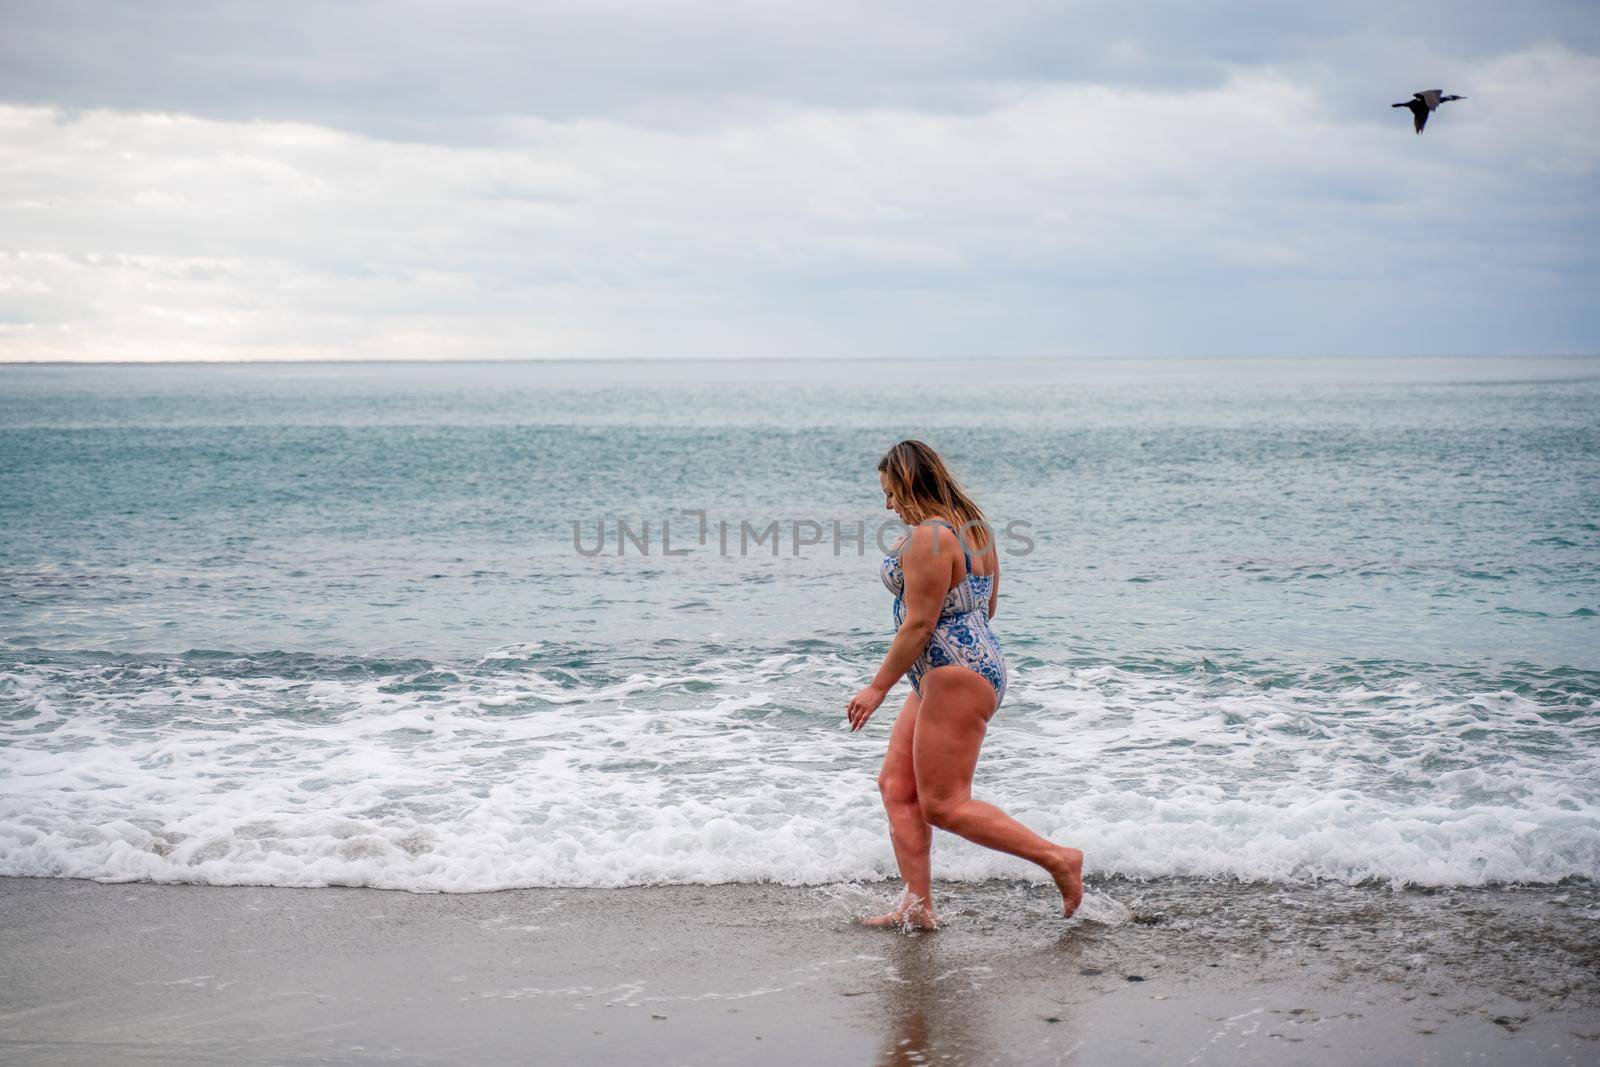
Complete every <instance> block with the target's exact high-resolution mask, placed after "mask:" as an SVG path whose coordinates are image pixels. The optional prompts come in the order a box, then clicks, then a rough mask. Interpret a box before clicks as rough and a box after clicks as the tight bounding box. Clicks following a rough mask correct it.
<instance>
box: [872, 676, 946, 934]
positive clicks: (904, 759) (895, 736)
mask: <svg viewBox="0 0 1600 1067" xmlns="http://www.w3.org/2000/svg"><path fill="white" fill-rule="evenodd" d="M920 703H921V701H920V700H919V698H918V697H917V694H916V693H915V692H913V693H911V694H910V695H908V696H907V697H906V702H905V705H904V706H903V707H901V709H900V716H899V718H897V719H895V721H894V729H892V730H890V731H889V751H888V752H887V753H886V754H885V755H884V757H883V770H882V771H881V772H880V773H879V774H878V792H879V793H881V794H882V795H883V809H884V811H886V812H887V813H888V815H889V840H890V841H891V842H893V844H894V858H895V862H896V863H897V864H898V865H899V867H900V878H901V879H902V880H903V881H904V882H905V884H906V895H905V897H903V898H902V899H901V902H900V904H899V906H898V907H896V908H895V910H894V911H891V912H888V913H886V914H884V915H879V916H876V917H874V918H871V919H867V920H866V922H867V923H868V924H869V925H873V926H900V925H902V924H903V923H905V922H910V923H912V924H913V925H915V926H930V927H931V926H933V925H934V922H935V919H934V914H933V897H932V889H931V887H930V886H929V884H928V882H929V873H928V849H929V847H930V846H931V845H932V844H933V829H932V827H930V826H929V825H928V824H927V823H926V822H924V821H923V819H922V807H921V806H920V805H919V804H918V803H917V776H916V771H915V770H914V769H913V768H912V766H911V741H912V738H913V737H914V736H915V734H916V729H917V707H918V705H919V704H920Z"/></svg>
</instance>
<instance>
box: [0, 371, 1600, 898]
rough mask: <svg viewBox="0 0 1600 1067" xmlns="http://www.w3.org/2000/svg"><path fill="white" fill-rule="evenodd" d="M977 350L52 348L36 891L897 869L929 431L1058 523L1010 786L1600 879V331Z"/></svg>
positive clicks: (12, 622)
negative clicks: (1523, 355)
mask: <svg viewBox="0 0 1600 1067" xmlns="http://www.w3.org/2000/svg"><path fill="white" fill-rule="evenodd" d="M961 373H962V372H961V371H959V370H952V369H951V368H950V367H949V365H919V366H913V365H894V364H883V365H868V366H856V365H848V364H837V365H830V364H816V365H811V366H798V365H793V364H779V365H768V366H756V367H740V368H730V367H719V366H712V365H704V364H682V365H674V366H673V367H668V368H663V367H660V366H643V365H637V364H635V365H629V366H626V367H614V366H597V365H582V364H562V365H536V364H514V365H482V364H477V365H468V366H444V365H438V364H431V365H420V366H417V365H394V364H365V365H352V366H334V365H297V366H267V365H252V366H235V367H229V366H205V367H196V366H187V367H0V480H3V483H4V485H5V487H6V489H5V496H6V503H5V506H4V511H3V520H0V521H3V523H4V529H3V532H4V535H5V536H4V540H3V543H0V873H5V874H47V875H68V876H82V877H97V878H110V879H151V880H161V881H195V882H219V883H236V882H246V883H265V884H279V885H325V884H360V885H376V886H385V887H393V888H407V889H419V890H440V889H443V890H477V889H491V888H504V887H512V886H552V885H574V886H581V885H623V884H639V883H654V882H721V881H759V880H776V881H783V882H791V883H827V882H836V881H840V880H849V879H870V878H875V877H880V876H883V875H886V874H887V873H889V872H890V871H892V869H893V860H892V856H891V854H890V851H889V849H888V845H887V841H886V840H885V837H884V833H883V826H882V818H881V814H880V812H879V811H878V810H877V808H876V805H875V796H874V789H873V778H874V776H875V774H876V763H877V760H878V759H879V758H880V757H881V751H882V740H883V737H884V734H885V732H886V730H887V727H888V722H889V718H890V715H891V714H892V712H893V710H894V709H893V706H891V705H895V704H897V698H891V705H886V707H885V709H884V710H883V711H881V712H880V713H879V718H878V719H877V720H875V721H874V723H873V724H872V726H871V727H870V728H869V730H868V731H867V732H865V733H864V734H861V735H850V734H849V733H847V732H845V731H844V730H843V729H842V728H841V721H842V710H843V704H844V702H845V700H847V699H848V697H849V695H850V694H851V693H852V692H854V690H855V689H856V688H857V687H859V686H860V685H861V684H862V683H863V682H864V681H865V679H866V678H867V677H868V676H869V675H870V674H871V672H872V670H873V669H874V668H875V666H876V662H877V660H878V658H879V657H880V656H881V655H882V652H883V650H884V648H885V647H886V643H887V639H888V636H889V626H890V625H891V622H890V615H889V602H888V596H887V594H886V593H885V592H884V590H883V589H882V588H881V586H879V585H878V582H877V577H876V570H877V558H876V557H877V549H876V547H875V546H874V545H873V541H874V540H875V539H876V538H875V535H876V533H877V524H878V523H879V522H881V520H882V518H884V517H885V514H884V513H883V512H882V511H881V510H880V509H881V498H880V497H879V495H878V491H877V484H876V477H875V475H874V474H873V472H872V466H873V463H874V462H875V460H876V458H877V456H878V455H879V454H880V453H881V451H882V450H883V448H884V447H886V445H887V444H889V443H892V441H893V440H895V439H897V438H898V437H900V436H905V435H911V434H915V435H917V436H922V437H925V438H926V439H928V440H929V441H930V442H932V443H933V444H935V445H936V446H937V447H939V448H941V449H942V450H943V451H944V452H945V453H946V454H947V455H948V457H949V458H950V460H951V462H952V464H953V465H954V466H955V467H956V469H957V471H958V473H960V474H962V475H963V476H964V478H965V479H966V481H967V482H968V484H969V486H970V488H971V489H972V490H973V492H974V494H975V495H976V496H977V497H978V499H979V500H980V502H981V503H983V504H984V506H985V507H986V508H987V510H988V511H989V513H990V514H991V516H992V517H994V518H995V519H996V520H997V522H998V523H999V524H1001V525H1002V526H1004V525H1005V524H1006V523H1010V522H1014V523H1017V524H1018V525H1016V526H1014V527H1012V530H1013V531H1014V532H1015V533H1016V536H1008V537H1006V538H1005V539H1003V540H1002V549H1003V551H1004V553H1005V554H1004V555H1003V556H1002V605H1001V611H1000V615H999V616H998V617H997V619H996V623H995V627H996V630H997V632H998V634H999V636H1000V640H1001V642H1002V644H1003V645H1004V647H1005V649H1006V652H1007V656H1008V660H1009V662H1010V665H1011V670H1012V680H1011V687H1010V689H1009V690H1008V693H1007V699H1006V704H1005V707H1004V708H1003V709H1002V710H1001V712H1000V714H999V716H998V717H997V718H996V720H995V722H994V724H993V726H992V727H991V731H990V735H989V738H988V741H987V742H986V747H985V757H984V760H983V762H982V763H981V764H980V771H979V779H978V788H979V790H980V792H981V793H982V794H983V795H985V796H987V797H989V798H991V799H995V800H997V801H999V802H1001V803H1003V804H1004V805H1006V806H1007V807H1008V808H1010V809H1011V810H1012V811H1013V812H1014V813H1015V814H1017V815H1018V816H1019V817H1021V818H1023V819H1024V820H1025V821H1028V822H1029V823H1030V824H1031V825H1033V826H1034V827H1035V828H1036V829H1039V830H1040V831H1041V832H1045V833H1048V834H1051V835H1054V836H1057V837H1059V838H1061V839H1063V840H1069V841H1071V842H1072V843H1074V844H1077V845H1079V846H1080V847H1082V848H1084V849H1085V851H1086V852H1087V853H1088V854H1089V857H1090V858H1089V864H1090V871H1091V873H1094V874H1099V875H1107V874H1117V875H1124V876H1135V877H1161V876H1166V875H1203V876H1223V877H1227V878H1245V879H1259V880H1267V881H1274V882H1279V883H1296V882H1303V881H1306V880H1308V879H1317V878H1325V879H1334V880H1337V881H1341V882H1362V881H1366V880H1377V881H1381V882H1389V883H1395V884H1419V885H1429V886H1451V885H1456V886H1472V885H1481V884H1484V883H1489V882H1544V883H1549V882H1556V881H1558V880H1560V879H1562V878H1567V877H1574V876H1575V877H1580V878H1590V879H1592V878H1596V877H1600V804H1597V801H1600V773H1597V772H1600V766H1597V754H1600V651H1597V650H1600V641H1597V640H1596V638H1597V636H1600V629H1597V627H1600V622H1597V621H1596V620H1597V617H1600V518H1597V516H1600V425H1597V418H1596V412H1597V411H1600V361H1594V360H1589V361H1584V360H1527V361H1477V360H1471V361H1443V360H1419V361H1410V362H1404V361H1400V362H1396V361H1382V362H1379V361H1359V360H1348V361H1313V362H1308V363H1288V362H1281V363H1274V362H1271V361H1248V362H1247V361H1199V362H1196V363H1187V364H1156V363H1149V364H1139V365H1131V364H1095V363H1082V364H1062V365H1055V366H1051V365H1045V364H994V365H990V367H989V370H988V371H986V372H985V377H984V378H983V380H982V381H981V383H978V384H972V383H963V382H962V381H961V379H960V374H961ZM967 373H970V372H967ZM698 511H704V512H705V521H706V524H707V525H706V534H707V536H706V538H705V542H704V543H702V542H701V540H700V537H699V534H700V520H699V517H698V516H697V515H693V514H685V512H698ZM619 520H620V521H624V522H626V523H627V524H628V525H629V527H630V529H631V530H633V531H634V532H635V533H636V534H638V533H641V532H642V530H643V524H644V523H645V522H646V521H648V522H649V523H650V524H651V526H650V536H649V538H648V539H647V541H646V543H647V544H648V545H649V549H650V551H649V554H644V553H643V552H642V551H641V550H640V549H639V548H638V547H637V545H636V544H635V543H633V542H629V543H627V544H626V545H624V546H623V548H622V550H621V553H620V554H619V550H618V543H617V533H616V525H617V523H618V522H619ZM664 522H666V523H669V524H670V533H669V536H670V544H671V547H672V548H673V549H674V551H678V552H682V551H683V550H684V549H687V552H684V553H683V554H678V555H666V554H664V552H663V544H662V525H663V523H664ZM773 522H776V523H778V527H777V539H776V542H774V541H772V540H768V541H763V542H760V543H757V544H754V545H750V544H749V541H750V539H751V537H750V535H753V534H755V533H759V532H762V531H764V530H766V528H767V527H768V525H769V524H771V523H773ZM835 522H837V523H838V524H840V529H841V530H843V531H847V532H854V530H855V529H856V524H857V523H862V524H865V526H864V527H863V529H864V532H865V538H864V541H865V544H864V545H863V544H859V543H857V542H853V541H852V542H836V540H835V538H834V526H833V524H834V523H835ZM574 523H577V536H576V542H575V537H574V529H573V524H574ZM601 523H604V524H605V527H604V529H605V531H606V541H605V545H606V547H605V549H604V551H603V552H602V553H601V554H598V555H592V556H590V555H584V554H583V552H582V551H580V549H588V548H592V547H593V546H594V545H595V544H596V543H597V540H596V539H597V537H598V536H599V534H600V531H601V529H602V527H601V525H600V524H601ZM722 523H727V524H728V526H727V529H728V530H729V531H730V537H729V550H728V551H727V552H726V553H724V552H723V551H722V550H721V548H720V544H719V542H720V540H721V538H720V536H719V533H720V529H721V525H720V524H722ZM741 524H748V530H749V534H747V536H746V538H745V540H746V542H747V552H746V553H745V554H741V552H740V549H739V542H740V532H741V528H742V527H741ZM810 524H814V525H810ZM811 539H816V540H817V543H815V544H806V543H804V542H806V541H808V540H811ZM797 542H798V543H797ZM774 548H776V550H777V552H776V554H773V550H774ZM936 863H937V864H938V868H939V872H940V874H941V875H943V876H949V877H953V878H958V879H969V880H973V879H984V878H989V877H995V876H1003V877H1031V876H1032V875H1031V872H1030V871H1029V870H1028V868H1027V867H1026V866H1025V865H1024V864H1022V863H1020V861H1015V860H1011V859H1009V858H1007V857H1000V856H994V855H991V854H989V853H986V852H984V851H982V850H979V849H976V848H974V847H972V846H969V845H967V844H966V843H964V842H960V841H955V840H953V839H948V838H944V839H941V842H940V845H939V852H938V854H937V858H936Z"/></svg>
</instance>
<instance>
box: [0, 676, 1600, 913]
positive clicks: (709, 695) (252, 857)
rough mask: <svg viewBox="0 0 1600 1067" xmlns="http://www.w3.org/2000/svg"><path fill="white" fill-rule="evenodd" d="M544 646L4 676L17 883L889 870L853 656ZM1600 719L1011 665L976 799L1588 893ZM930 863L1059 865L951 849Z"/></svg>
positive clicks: (1064, 834) (678, 877)
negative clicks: (578, 660) (627, 667)
mask: <svg viewBox="0 0 1600 1067" xmlns="http://www.w3.org/2000/svg"><path fill="white" fill-rule="evenodd" d="M537 652H538V649H537V647H536V646H529V647H528V648H525V649H521V650H501V652H500V653H496V654H494V655H491V656H489V657H486V658H484V659H483V660H481V661H480V662H479V663H478V664H475V665H472V666H469V667H463V668H455V669H451V670H446V669H445V668H443V667H440V668H436V669H434V670H431V671H428V670H422V671H409V672H404V671H399V672H397V671H393V670H391V671H389V672H387V673H384V672H378V673H377V674H376V676H370V677H367V676H362V673H361V672H359V671H356V672H341V671H331V670H328V671H321V672H310V673H309V674H307V675H304V676H293V675H291V676H280V675H276V674H272V673H270V672H265V671H262V670H260V669H255V668H251V667H250V665H249V664H248V663H246V664H245V665H244V667H242V668H241V667H239V666H238V665H237V664H233V665H229V664H221V665H202V666H199V667H195V666H193V665H187V666H186V665H183V664H173V663H163V664H151V663H145V664H134V665H129V664H123V663H112V664H104V663H101V664H95V665H88V666H85V665H82V664H78V663H67V664H54V665H45V666H37V665H34V666H19V667H15V668H13V669H11V670H9V671H6V672H0V696H3V697H4V702H5V707H6V708H7V709H8V710H7V713H6V715H5V716H4V719H3V720H0V740H3V741H4V746H3V747H0V874H8V875H45V876H66V877H83V878H96V879H102V880H149V881H157V882H196V883H211V884H266V885H285V886H321V885H367V886H378V887H385V888H395V889H408V890H416V891H452V892H454V891H476V890H490V889H501V888H511V887H522V886H619V885H631V884H651V883H718V882H730V881H775V882H782V883H787V884H819V883H829V882H839V881H850V880H868V879H875V878H880V877H886V876H888V875H890V874H891V873H892V872H893V870H894V862H893V856H892V853H891V851H890V848H889V844H888V840H887V837H886V834H885V827H884V821H883V817H882V814H881V810H880V809H879V807H878V804H877V798H876V791H875V786H874V778H875V776H876V772H877V764H878V761H879V759H880V758H881V756H882V751H883V743H884V739H885V735H886V733H887V728H888V723H889V719H890V717H891V715H892V713H893V710H894V709H893V708H892V707H887V706H886V708H885V709H884V710H883V711H882V712H880V717H879V719H878V720H875V722H874V723H873V727H872V728H871V729H869V730H868V731H866V732H864V733H861V734H851V733H849V732H847V731H843V730H841V729H840V728H839V723H840V719H841V716H842V704H843V698H842V697H841V693H843V692H845V685H844V683H845V682H846V681H848V680H849V679H852V678H855V677H857V676H859V670H858V669H857V668H854V667H851V666H850V665H847V664H844V663H842V662H841V661H839V660H838V659H837V658H834V657H831V656H829V655H827V654H824V653H810V652H808V653H795V654H782V655H771V656H764V657H749V656H747V657H743V658H723V659H710V660H706V661H704V662H700V663H698V664H695V665H693V666H688V667H685V668H684V669H682V670H680V671H661V670H657V671H639V672H635V673H623V672H621V671H613V672H612V673H610V674H604V675H602V674H595V675H594V676H593V677H579V676H577V675H575V674H574V673H573V672H561V671H556V670H552V669H549V668H548V667H544V666H539V665H538V664H539V662H540V661H539V660H538V656H537ZM513 661H514V662H513ZM507 663H510V665H509V666H507V665H506V664H507ZM352 675H353V676H352ZM1597 710H1600V701H1597V700H1596V699H1595V698H1594V697H1592V696H1581V695H1580V696H1575V697H1564V698H1561V699H1560V700H1559V701H1558V702H1555V703H1552V701H1551V700H1544V701H1542V702H1536V701H1535V700H1533V699H1531V698H1528V697H1525V696H1520V695H1518V694H1517V693H1515V692H1512V691H1510V690H1509V689H1488V690H1485V691H1481V692H1474V691H1465V690H1459V689H1452V688H1450V687H1449V686H1446V685H1442V684H1438V683H1433V682H1424V681H1419V680H1415V679H1410V680H1402V681H1398V682H1393V683H1388V684H1383V685H1379V684H1376V683H1371V682H1363V681H1360V680H1357V681H1355V682H1352V683H1351V684H1349V685H1345V686H1343V687H1340V686H1333V687H1329V686H1326V685H1324V686H1317V687H1314V686H1311V685H1299V686H1297V685H1293V684H1284V683H1282V682H1281V681H1278V682H1274V683H1273V684H1272V685H1270V686H1269V685H1266V684H1263V683H1262V682H1260V681H1259V680H1252V679H1251V678H1250V677H1247V676H1245V675H1242V674H1241V675H1239V676H1237V677H1233V676H1229V675H1228V674H1227V673H1226V672H1222V673H1220V674H1218V673H1205V672H1199V673H1197V672H1195V671H1193V670H1190V669H1187V668H1185V669H1182V670H1178V669H1172V670H1151V669H1147V668H1142V669H1130V668H1129V667H1127V666H1112V665H1105V666H1099V667H1091V668H1084V669H1076V670H1070V669H1065V668H1035V669H1031V670H1029V669H1026V668H1019V669H1018V670H1016V671H1015V673H1014V675H1013V679H1012V685H1011V689H1010V692H1009V693H1008V695H1007V702H1006V706H1005V708H1004V709H1003V710H1002V712H1001V713H1000V715H999V717H998V718H997V719H996V720H995V722H994V724H993V726H992V727H991V731H990V735H989V738H988V740H987V742H986V748H985V755H984V759H983V760H982V762H981V763H980V766H979V774H978V779H977V782H976V791H977V792H978V794H979V795H980V796H984V797H987V798H989V799H993V800H995V801H997V802H999V803H1001V804H1002V805H1004V806H1005V807H1006V808H1008V809H1009V810H1010V811H1011V812H1012V813H1013V814H1014V815H1016V816H1017V817H1018V818H1020V819H1022V820H1023V821H1024V822H1026V823H1028V824H1029V825H1031V826H1033V827H1034V828H1035V829H1037V830H1039V831H1040V832H1041V833H1044V834H1046V835H1048V836H1051V837H1053V838H1055V839H1057V840H1060V841H1063V842H1069V843H1072V844H1074V845H1077V846H1078V847H1081V848H1082V849H1084V851H1085V852H1086V853H1087V855H1088V872H1089V874H1090V875H1091V876H1093V875H1095V874H1097V873H1099V874H1105V873H1119V874H1125V875H1132V876H1149V877H1159V876H1167V875H1202V876H1216V877H1223V878H1243V879H1265V880H1280V881H1281V880H1299V879H1309V878H1329V879H1337V880H1342V881H1360V880H1365V879H1378V880H1383V881H1388V882H1391V883H1395V884H1421V885H1476V884H1483V883H1486V882H1496V881H1502V882H1509V881H1538V882H1549V881H1555V880H1559V879H1561V878H1564V877H1568V876H1582V877H1587V878H1600V803H1597V799H1600V796H1597V794H1600V766H1597V765H1596V763H1597V760H1596V756H1595V754H1594V752H1595V749H1594V745H1593V743H1592V740H1591V741H1585V739H1584V731H1585V730H1588V731H1590V732H1591V733H1592V731H1593V729H1594V727H1593V725H1592V724H1593V723H1594V721H1595V715H1596V712H1597ZM935 866H936V871H937V873H938V875H939V876H941V877H947V878H956V879H982V878H989V877H1017V878H1028V879H1034V880H1041V878H1042V876H1041V875H1040V873H1039V872H1037V871H1036V870H1034V869H1033V868H1031V867H1029V866H1028V865H1027V864H1026V863H1024V862H1022V861H1020V860H1016V859H1013V858H1011V857H1006V856H1001V855H997V854H995V853H991V852H988V851H985V850H983V849H980V848H978V847H976V846H973V845H971V844H968V843H966V842H963V841H960V840H957V839H955V838H952V837H949V836H948V835H940V836H939V838H938V844H937V846H936V852H935Z"/></svg>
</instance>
